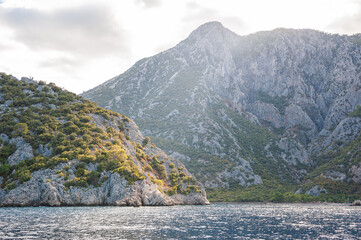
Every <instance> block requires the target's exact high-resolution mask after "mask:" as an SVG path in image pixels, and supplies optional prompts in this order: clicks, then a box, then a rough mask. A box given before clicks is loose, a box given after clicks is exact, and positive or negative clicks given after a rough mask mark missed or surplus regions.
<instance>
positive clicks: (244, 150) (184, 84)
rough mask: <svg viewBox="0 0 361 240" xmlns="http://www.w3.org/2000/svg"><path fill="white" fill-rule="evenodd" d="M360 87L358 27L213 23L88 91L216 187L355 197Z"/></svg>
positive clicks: (359, 170) (358, 168)
mask: <svg viewBox="0 0 361 240" xmlns="http://www.w3.org/2000/svg"><path fill="white" fill-rule="evenodd" d="M360 86H361V35H360V34H358V35H353V36H340V35H332V34H327V33H323V32H319V31H315V30H309V29H305V30H294V29H275V30H273V31H265V32H258V33H255V34H251V35H248V36H238V35H237V34H235V33H233V32H232V31H230V30H228V29H226V28H224V27H223V26H222V24H221V23H219V22H209V23H206V24H204V25H202V26H200V27H199V28H197V29H196V30H194V31H193V32H192V33H191V34H190V35H189V37H188V38H187V39H185V40H184V41H182V42H180V43H179V44H178V45H177V46H175V47H173V48H171V49H169V50H167V51H164V52H162V53H159V54H157V55H155V56H153V57H149V58H145V59H142V60H140V61H138V62H137V63H136V64H135V65H134V66H133V67H131V68H130V69H129V70H127V71H126V72H124V73H123V74H120V75H119V76H116V77H114V78H112V79H110V80H108V81H107V82H105V83H104V84H101V85H100V86H98V87H96V88H94V89H91V90H89V91H87V92H85V93H84V94H83V96H84V97H85V98H87V99H90V100H92V101H95V102H97V103H98V104H99V105H100V106H102V107H104V108H106V109H111V110H113V111H117V112H119V113H122V114H126V115H128V116H130V118H132V119H133V120H134V121H135V122H136V123H137V124H138V125H139V126H140V128H141V129H142V133H143V134H144V135H148V136H151V137H152V139H154V141H155V143H156V144H157V145H158V146H160V147H162V148H163V149H164V150H165V151H166V152H167V153H168V154H170V155H171V156H173V157H175V158H178V159H179V160H181V161H182V162H183V163H184V164H185V165H186V166H187V167H188V168H189V169H190V171H191V172H193V173H194V174H195V175H196V177H197V178H198V179H199V180H200V181H201V182H203V184H204V185H205V186H206V187H208V188H225V189H227V188H231V189H237V188H242V187H243V186H252V185H262V184H263V185H267V186H269V185H272V186H275V185H277V184H283V185H290V186H297V188H299V191H298V192H308V193H311V192H312V189H313V190H315V192H316V195H319V194H320V193H321V192H324V193H325V192H327V191H328V192H329V193H333V192H334V193H338V191H339V189H340V188H339V187H340V186H341V185H342V186H343V185H344V184H346V185H347V186H356V187H354V188H352V190H351V189H350V188H348V187H346V188H347V190H345V189H346V188H343V190H342V191H344V192H347V193H348V194H356V193H357V192H359V191H360V187H359V185H358V184H359V183H360V182H361V181H360V176H361V165H360V161H361V160H360V158H359V156H360V155H359V147H357V146H359V143H360V140H359V136H360V130H361V118H360V114H359V113H358V112H357V106H358V105H359V104H361V91H360V89H361V87H360ZM352 146H353V148H352ZM348 148H352V149H353V151H350V153H349V154H348V155H347V154H345V153H344V152H345V151H346V149H348ZM335 159H339V160H338V161H336V160H335ZM355 184H356V185H355ZM311 195H312V194H311Z"/></svg>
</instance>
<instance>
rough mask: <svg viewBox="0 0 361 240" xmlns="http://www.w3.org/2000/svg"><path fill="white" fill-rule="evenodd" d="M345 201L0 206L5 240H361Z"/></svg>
mask: <svg viewBox="0 0 361 240" xmlns="http://www.w3.org/2000/svg"><path fill="white" fill-rule="evenodd" d="M360 219H361V211H360V209H359V208H357V207H351V206H347V205H343V204H221V203H219V204H212V205H210V206H174V207H140V208H133V207H62V208H50V207H35V208H34V207H29V208H0V239H24V238H25V239H39V238H41V239H255V238H256V239H361V222H360Z"/></svg>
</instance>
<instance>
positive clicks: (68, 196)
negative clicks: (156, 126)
mask: <svg viewBox="0 0 361 240" xmlns="http://www.w3.org/2000/svg"><path fill="white" fill-rule="evenodd" d="M70 164H71V163H70ZM68 166H69V165H68ZM63 167H64V165H59V166H58V167H57V168H56V169H54V170H50V169H46V170H41V171H37V172H34V173H33V177H32V178H31V179H30V180H29V181H28V182H26V183H23V184H22V185H20V186H18V187H16V188H15V189H13V190H8V191H6V190H3V189H1V190H0V206H40V205H41V206H92V205H97V206H98V205H112V206H171V205H192V204H209V202H208V200H207V199H206V197H205V195H204V194H189V195H180V194H177V195H174V196H167V195H165V194H164V193H162V192H160V191H159V189H158V185H157V184H154V183H149V182H147V181H140V182H137V183H135V184H134V185H129V184H128V182H127V181H126V180H125V179H124V178H122V177H121V176H119V174H117V173H114V174H112V173H110V172H108V173H104V174H103V175H104V176H107V180H106V181H105V182H103V183H102V185H101V186H99V187H94V186H92V187H89V188H86V189H84V188H78V187H70V188H69V189H66V187H65V186H64V183H65V181H64V179H63V178H62V177H60V176H58V174H56V172H57V171H59V170H61V169H62V168H63Z"/></svg>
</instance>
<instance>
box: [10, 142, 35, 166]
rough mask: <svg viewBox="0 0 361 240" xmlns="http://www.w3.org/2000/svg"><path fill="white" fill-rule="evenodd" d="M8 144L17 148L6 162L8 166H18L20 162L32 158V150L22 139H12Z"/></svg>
mask: <svg viewBox="0 0 361 240" xmlns="http://www.w3.org/2000/svg"><path fill="white" fill-rule="evenodd" d="M10 143H12V144H15V145H16V148H17V149H16V151H15V152H14V153H13V154H12V155H11V156H10V157H9V158H8V160H7V161H8V163H9V164H10V165H15V164H19V162H21V161H24V160H27V159H30V158H32V157H34V153H33V148H32V147H31V145H30V144H29V143H27V142H25V140H24V139H23V138H22V137H17V138H12V139H11V140H10Z"/></svg>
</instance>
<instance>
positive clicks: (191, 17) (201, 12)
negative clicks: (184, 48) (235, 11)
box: [183, 2, 246, 33]
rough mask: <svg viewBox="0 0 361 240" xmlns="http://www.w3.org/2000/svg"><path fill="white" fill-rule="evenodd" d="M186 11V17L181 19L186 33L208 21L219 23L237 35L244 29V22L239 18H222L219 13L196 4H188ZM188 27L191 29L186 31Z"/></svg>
mask: <svg viewBox="0 0 361 240" xmlns="http://www.w3.org/2000/svg"><path fill="white" fill-rule="evenodd" d="M186 9H187V11H186V12H187V15H185V16H184V18H183V21H184V22H185V23H186V28H187V29H186V31H191V30H193V29H195V28H196V27H198V26H199V25H201V24H203V23H206V22H210V21H219V22H221V23H222V24H223V25H224V26H225V27H227V28H229V29H232V30H234V31H237V32H239V33H241V32H243V31H244V30H245V28H246V26H245V24H244V22H243V21H242V19H240V18H239V17H237V16H232V15H226V16H224V15H222V13H221V12H220V11H218V10H216V9H213V8H209V7H205V6H202V5H200V4H198V3H196V2H188V3H187V5H186ZM190 26H191V27H192V28H193V29H188V28H189V27H190Z"/></svg>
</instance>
